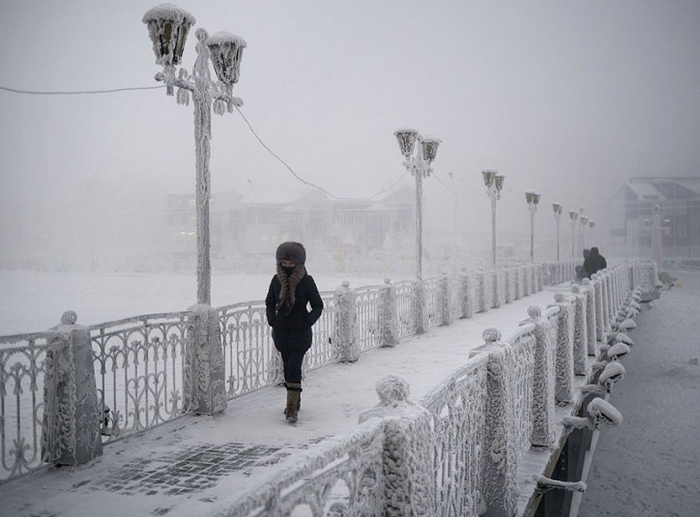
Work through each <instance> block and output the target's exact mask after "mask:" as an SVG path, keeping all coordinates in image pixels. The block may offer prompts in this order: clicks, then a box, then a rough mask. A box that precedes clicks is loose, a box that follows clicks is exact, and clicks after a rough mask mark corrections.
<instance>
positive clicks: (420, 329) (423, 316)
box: [413, 280, 428, 335]
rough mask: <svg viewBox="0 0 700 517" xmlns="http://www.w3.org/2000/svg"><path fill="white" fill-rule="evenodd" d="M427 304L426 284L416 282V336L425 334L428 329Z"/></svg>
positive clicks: (414, 286) (414, 288)
mask: <svg viewBox="0 0 700 517" xmlns="http://www.w3.org/2000/svg"><path fill="white" fill-rule="evenodd" d="M425 302H426V297H425V284H424V283H423V280H416V281H415V282H414V283H413V321H414V324H415V326H414V329H415V333H416V335H419V334H423V333H425V329H427V328H428V322H427V321H426V320H427V312H428V311H426V310H425Z"/></svg>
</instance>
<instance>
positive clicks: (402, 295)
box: [395, 282, 416, 339]
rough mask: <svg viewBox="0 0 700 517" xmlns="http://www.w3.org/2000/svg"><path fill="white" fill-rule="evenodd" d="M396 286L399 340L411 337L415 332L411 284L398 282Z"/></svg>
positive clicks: (412, 287)
mask: <svg viewBox="0 0 700 517" xmlns="http://www.w3.org/2000/svg"><path fill="white" fill-rule="evenodd" d="M395 285H396V308H397V310H396V314H397V316H398V319H399V339H400V338H403V337H406V336H411V335H413V333H414V330H415V325H416V323H415V321H414V315H413V289H414V286H413V282H398V283H397V284H395Z"/></svg>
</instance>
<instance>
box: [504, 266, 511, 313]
mask: <svg viewBox="0 0 700 517" xmlns="http://www.w3.org/2000/svg"><path fill="white" fill-rule="evenodd" d="M502 271H503V279H504V281H505V292H506V304H508V303H511V302H512V301H513V296H512V294H511V285H510V270H509V269H508V268H507V267H504V268H503V269H502Z"/></svg>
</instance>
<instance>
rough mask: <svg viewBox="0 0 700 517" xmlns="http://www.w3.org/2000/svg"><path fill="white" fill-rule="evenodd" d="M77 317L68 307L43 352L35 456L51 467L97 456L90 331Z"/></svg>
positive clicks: (99, 413)
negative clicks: (40, 412)
mask: <svg viewBox="0 0 700 517" xmlns="http://www.w3.org/2000/svg"><path fill="white" fill-rule="evenodd" d="M77 319H78V316H77V314H76V313H75V312H73V311H66V312H64V313H63V316H61V324H60V325H58V326H56V327H54V328H53V329H51V330H52V331H55V332H56V334H55V336H54V337H52V338H51V339H50V342H49V347H48V348H47V351H46V374H45V378H44V418H43V429H42V434H41V454H42V459H43V460H44V461H46V462H47V463H51V464H53V465H70V466H76V465H82V464H84V463H87V462H88V461H91V460H93V459H95V458H96V457H98V456H101V455H102V440H101V439H100V423H101V420H102V417H103V410H102V404H101V402H100V400H99V398H98V397H97V384H96V381H95V363H94V360H93V356H92V345H91V342H90V331H89V330H88V329H87V328H86V327H83V326H81V325H76V324H75V322H76V320H77ZM20 445H21V444H20ZM22 452H23V451H19V450H17V451H15V454H22Z"/></svg>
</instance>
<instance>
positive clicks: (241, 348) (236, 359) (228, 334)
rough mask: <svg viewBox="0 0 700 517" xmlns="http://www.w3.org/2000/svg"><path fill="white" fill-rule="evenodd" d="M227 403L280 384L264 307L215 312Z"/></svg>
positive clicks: (244, 305)
mask: <svg viewBox="0 0 700 517" xmlns="http://www.w3.org/2000/svg"><path fill="white" fill-rule="evenodd" d="M217 310H218V312H219V324H220V328H221V336H222V340H221V342H222V345H223V356H224V365H225V378H226V388H227V390H226V392H227V397H228V399H232V398H234V397H237V396H239V395H242V394H244V393H249V392H251V391H254V390H257V389H260V388H263V387H265V386H269V385H271V384H275V383H277V382H281V381H282V380H283V378H282V373H281V360H279V354H278V353H277V351H276V350H275V346H274V344H273V342H272V334H271V333H270V326H269V325H268V324H267V316H266V314H265V311H266V309H265V303H264V302H255V303H239V304H235V305H228V306H225V307H220V308H219V309H217Z"/></svg>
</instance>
